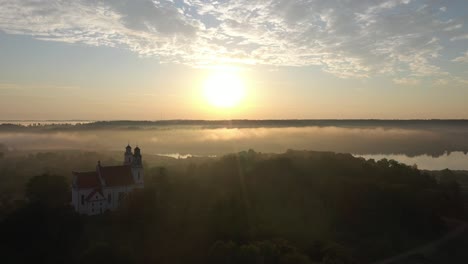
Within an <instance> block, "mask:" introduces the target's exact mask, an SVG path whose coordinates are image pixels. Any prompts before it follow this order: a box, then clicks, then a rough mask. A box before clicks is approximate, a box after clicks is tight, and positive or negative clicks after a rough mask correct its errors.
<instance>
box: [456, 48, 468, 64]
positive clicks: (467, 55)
mask: <svg viewBox="0 0 468 264" xmlns="http://www.w3.org/2000/svg"><path fill="white" fill-rule="evenodd" d="M452 61H453V62H462V63H467V62H468V51H466V52H465V53H464V54H463V55H462V56H460V57H456V58H455V59H453V60H452Z"/></svg>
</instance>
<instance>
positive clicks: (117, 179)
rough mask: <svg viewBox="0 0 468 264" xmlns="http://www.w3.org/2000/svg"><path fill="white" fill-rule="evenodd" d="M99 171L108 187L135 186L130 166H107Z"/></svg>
mask: <svg viewBox="0 0 468 264" xmlns="http://www.w3.org/2000/svg"><path fill="white" fill-rule="evenodd" d="M99 170H100V172H101V177H102V178H103V179H104V181H105V183H106V186H111V187H112V186H127V185H132V184H134V181H133V177H132V170H131V168H130V166H127V165H122V166H107V167H100V169H99Z"/></svg>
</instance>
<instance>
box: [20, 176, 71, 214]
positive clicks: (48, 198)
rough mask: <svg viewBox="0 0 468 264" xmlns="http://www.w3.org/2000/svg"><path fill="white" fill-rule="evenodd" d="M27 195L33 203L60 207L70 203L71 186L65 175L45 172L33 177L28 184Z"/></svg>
mask: <svg viewBox="0 0 468 264" xmlns="http://www.w3.org/2000/svg"><path fill="white" fill-rule="evenodd" d="M26 197H27V198H28V199H29V201H30V202H31V203H40V204H42V205H45V206H48V207H59V206H63V205H66V204H68V203H69V201H70V186H69V184H68V183H67V180H66V179H65V177H62V176H58V175H49V174H43V175H40V176H35V177H33V178H31V179H30V180H29V182H28V183H27V184H26Z"/></svg>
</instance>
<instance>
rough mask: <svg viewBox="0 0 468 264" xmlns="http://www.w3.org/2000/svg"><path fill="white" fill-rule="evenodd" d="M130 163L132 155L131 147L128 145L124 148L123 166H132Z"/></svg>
mask: <svg viewBox="0 0 468 264" xmlns="http://www.w3.org/2000/svg"><path fill="white" fill-rule="evenodd" d="M132 162H133V153H132V147H130V144H129V145H127V147H126V148H125V154H124V165H132Z"/></svg>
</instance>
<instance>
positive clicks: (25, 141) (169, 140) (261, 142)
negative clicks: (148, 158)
mask: <svg viewBox="0 0 468 264" xmlns="http://www.w3.org/2000/svg"><path fill="white" fill-rule="evenodd" d="M0 143H1V144H4V145H6V146H7V147H8V149H10V150H18V151H23V150H64V149H76V150H91V151H120V150H122V149H123V147H124V146H125V145H126V144H127V143H130V144H131V145H133V146H135V145H139V146H140V147H141V148H142V151H143V152H144V153H147V154H169V155H172V154H174V153H179V154H180V155H186V154H190V155H201V156H208V155H222V154H226V153H232V152H239V151H243V150H248V149H254V150H255V151H260V152H271V153H279V152H284V151H286V150H288V149H297V150H316V151H334V152H346V153H354V154H359V155H369V154H386V155H387V154H404V155H407V156H417V155H429V156H435V157H437V156H440V155H444V154H445V153H446V152H448V153H450V152H455V151H458V152H466V151H468V129H466V128H464V127H461V128H454V127H437V128H417V127H416V128H414V127H338V126H305V127H257V128H252V127H249V128H226V127H220V128H203V127H193V126H165V127H158V128H136V129H128V128H125V129H123V128H121V127H115V128H106V129H74V128H72V129H48V130H37V129H32V128H31V129H21V130H20V131H11V130H10V131H0Z"/></svg>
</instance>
